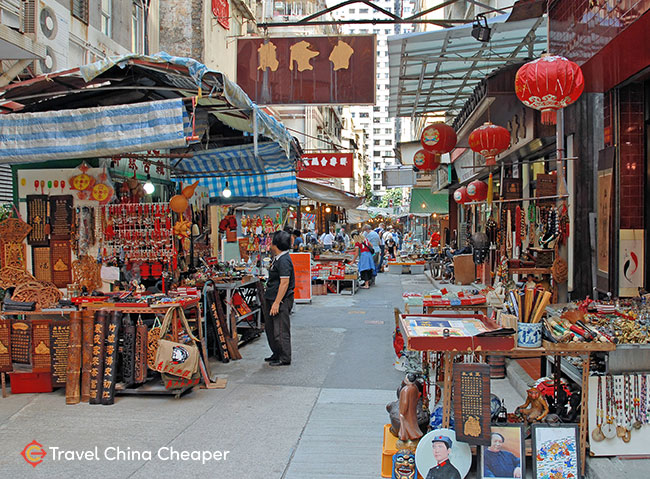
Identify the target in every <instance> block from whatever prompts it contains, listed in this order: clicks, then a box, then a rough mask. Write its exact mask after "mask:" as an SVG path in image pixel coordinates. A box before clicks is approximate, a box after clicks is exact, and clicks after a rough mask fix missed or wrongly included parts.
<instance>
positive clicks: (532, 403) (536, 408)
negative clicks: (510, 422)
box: [515, 388, 548, 424]
mask: <svg viewBox="0 0 650 479" xmlns="http://www.w3.org/2000/svg"><path fill="white" fill-rule="evenodd" d="M527 393H528V397H526V402H525V403H524V404H522V405H521V406H519V407H517V409H515V412H516V413H519V414H521V415H522V416H523V417H524V421H525V422H526V424H531V423H533V422H540V421H542V420H543V419H544V418H545V417H546V415H547V414H548V403H547V402H546V399H544V398H543V397H542V395H541V393H540V392H539V390H538V389H537V388H530V389H528V391H527Z"/></svg>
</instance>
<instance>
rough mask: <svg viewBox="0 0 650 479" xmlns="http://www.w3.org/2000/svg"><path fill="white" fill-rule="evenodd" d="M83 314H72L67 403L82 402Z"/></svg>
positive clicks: (66, 388) (66, 384)
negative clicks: (80, 378) (80, 381)
mask: <svg viewBox="0 0 650 479" xmlns="http://www.w3.org/2000/svg"><path fill="white" fill-rule="evenodd" d="M81 339H82V338H81V312H80V311H74V312H72V313H70V340H69V343H68V368H67V374H66V383H65V403H66V404H78V403H79V401H81V391H80V383H79V375H80V372H81Z"/></svg>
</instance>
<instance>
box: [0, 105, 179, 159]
mask: <svg viewBox="0 0 650 479" xmlns="http://www.w3.org/2000/svg"><path fill="white" fill-rule="evenodd" d="M184 110H185V107H184V106H183V101H182V100H181V99H175V100H163V101H152V102H145V103H134V104H130V105H119V106H106V107H95V108H79V109H76V110H60V111H48V112H38V113H16V114H11V115H0V163H28V162H34V161H46V160H60V159H72V158H99V157H110V156H113V155H118V154H120V153H127V152H134V151H146V150H153V149H165V148H181V147H185V146H186V140H185V132H184V128H183V127H184V120H183V111H184Z"/></svg>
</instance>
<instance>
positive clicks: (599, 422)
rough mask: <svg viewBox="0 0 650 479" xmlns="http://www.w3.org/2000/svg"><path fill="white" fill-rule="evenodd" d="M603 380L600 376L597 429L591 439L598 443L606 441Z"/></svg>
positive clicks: (597, 399) (592, 433) (597, 398)
mask: <svg viewBox="0 0 650 479" xmlns="http://www.w3.org/2000/svg"><path fill="white" fill-rule="evenodd" d="M603 408H604V405H603V378H602V376H598V394H597V397H596V427H595V428H594V430H593V431H591V438H592V439H593V440H594V441H596V442H599V441H602V440H603V439H605V435H604V434H603V430H602V425H603V419H604V417H605V411H604V410H603Z"/></svg>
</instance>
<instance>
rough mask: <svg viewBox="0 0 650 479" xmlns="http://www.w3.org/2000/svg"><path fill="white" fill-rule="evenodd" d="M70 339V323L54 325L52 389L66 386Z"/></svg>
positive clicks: (59, 322) (51, 349)
mask: <svg viewBox="0 0 650 479" xmlns="http://www.w3.org/2000/svg"><path fill="white" fill-rule="evenodd" d="M69 337H70V322H69V321H68V320H67V319H66V320H62V321H58V320H57V321H55V322H54V323H53V324H52V333H51V338H52V339H51V341H50V345H51V347H50V352H51V354H52V387H61V386H65V381H66V372H67V368H68V340H69Z"/></svg>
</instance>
